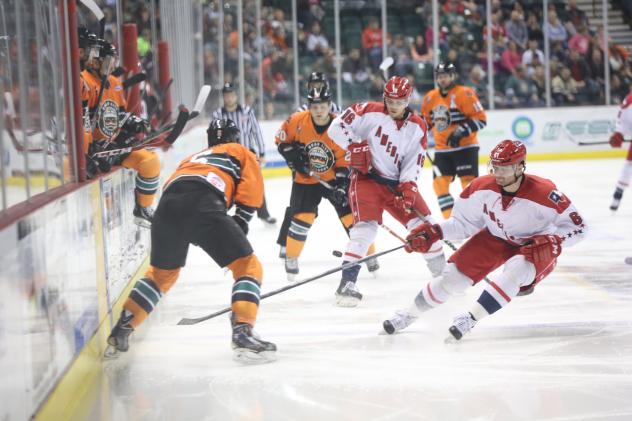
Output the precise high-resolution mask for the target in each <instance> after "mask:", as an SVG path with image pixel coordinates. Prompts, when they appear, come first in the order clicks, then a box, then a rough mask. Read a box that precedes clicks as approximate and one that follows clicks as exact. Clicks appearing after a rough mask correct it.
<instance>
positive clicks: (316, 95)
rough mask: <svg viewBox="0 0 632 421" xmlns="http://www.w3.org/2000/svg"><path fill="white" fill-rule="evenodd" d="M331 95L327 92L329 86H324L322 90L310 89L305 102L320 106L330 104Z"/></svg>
mask: <svg viewBox="0 0 632 421" xmlns="http://www.w3.org/2000/svg"><path fill="white" fill-rule="evenodd" d="M330 101H331V93H330V92H329V86H327V85H325V86H323V87H322V88H312V89H310V90H309V92H308V93H307V102H308V103H309V104H320V103H322V102H330Z"/></svg>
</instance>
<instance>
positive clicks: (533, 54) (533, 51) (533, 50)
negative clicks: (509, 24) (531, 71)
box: [522, 39, 544, 68]
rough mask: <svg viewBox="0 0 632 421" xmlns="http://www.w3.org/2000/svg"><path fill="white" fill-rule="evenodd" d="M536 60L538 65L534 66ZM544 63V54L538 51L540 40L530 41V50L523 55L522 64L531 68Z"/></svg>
mask: <svg viewBox="0 0 632 421" xmlns="http://www.w3.org/2000/svg"><path fill="white" fill-rule="evenodd" d="M534 60H535V61H536V62H537V63H536V64H533V65H532V63H533V61H534ZM542 63H544V53H543V52H542V50H540V49H538V40H537V39H530V40H529V48H528V49H527V50H525V52H524V53H522V64H523V65H525V66H526V67H527V68H529V67H534V66H535V65H537V64H542Z"/></svg>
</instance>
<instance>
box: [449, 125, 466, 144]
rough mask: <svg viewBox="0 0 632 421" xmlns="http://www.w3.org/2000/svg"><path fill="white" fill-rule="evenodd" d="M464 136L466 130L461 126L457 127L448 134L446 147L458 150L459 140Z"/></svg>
mask: <svg viewBox="0 0 632 421" xmlns="http://www.w3.org/2000/svg"><path fill="white" fill-rule="evenodd" d="M465 136H467V129H466V128H465V127H463V126H457V128H456V129H454V131H453V132H452V133H450V136H448V146H450V147H451V148H458V147H459V146H460V144H461V139H463V138H464V137H465Z"/></svg>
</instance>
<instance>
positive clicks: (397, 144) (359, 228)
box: [329, 76, 445, 307]
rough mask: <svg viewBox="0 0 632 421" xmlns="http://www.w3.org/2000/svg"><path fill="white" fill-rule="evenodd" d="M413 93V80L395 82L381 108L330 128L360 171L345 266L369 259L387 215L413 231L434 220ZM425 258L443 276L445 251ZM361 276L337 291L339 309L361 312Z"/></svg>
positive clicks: (348, 113)
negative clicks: (424, 193)
mask: <svg viewBox="0 0 632 421" xmlns="http://www.w3.org/2000/svg"><path fill="white" fill-rule="evenodd" d="M411 92H412V86H411V84H410V82H409V81H408V79H406V78H404V77H399V76H394V77H392V78H391V79H390V80H389V81H388V82H387V83H386V85H385V86H384V93H383V100H382V101H381V102H363V103H357V104H353V105H352V106H351V107H349V108H347V109H346V110H345V111H344V113H343V114H342V115H340V116H338V117H336V119H335V120H334V122H333V123H331V126H330V127H329V136H331V138H332V139H333V140H334V141H335V142H336V143H337V144H338V146H340V147H341V148H344V149H346V150H347V151H348V152H349V155H350V161H351V167H352V168H353V170H354V171H353V173H352V175H351V185H350V187H349V202H350V204H351V210H352V211H353V222H354V225H353V228H351V231H350V233H349V243H348V244H347V249H346V251H345V254H344V257H343V260H344V263H345V264H346V263H350V262H354V261H356V260H358V259H360V258H362V257H364V256H365V255H366V253H367V250H368V247H369V245H370V244H372V243H373V241H374V240H375V236H376V235H377V230H378V226H379V224H381V223H382V214H383V212H384V211H385V210H386V211H387V212H388V213H390V214H391V215H392V216H393V217H394V218H395V219H397V220H398V221H399V222H400V223H401V224H403V225H405V226H406V228H408V229H409V230H410V229H413V228H414V227H416V226H417V225H419V224H421V223H422V220H421V218H420V216H419V215H421V216H423V217H425V218H431V217H430V210H429V209H428V206H427V205H426V203H425V202H424V200H423V198H422V197H421V195H420V194H419V191H418V190H417V179H418V178H419V174H420V173H421V169H422V167H423V163H424V156H425V153H426V149H425V148H426V130H427V128H426V123H425V122H424V121H423V119H422V118H421V117H420V116H418V115H416V114H415V113H414V112H413V111H412V110H411V109H410V108H408V102H409V98H410V94H411ZM424 258H425V259H426V261H427V263H428V268H429V269H430V272H431V273H432V274H433V276H438V275H439V274H440V273H441V270H442V269H443V266H444V265H445V256H444V254H443V249H442V248H441V245H440V244H435V245H434V246H432V247H429V248H428V250H425V252H424ZM359 271H360V266H351V267H349V268H347V269H344V270H343V271H342V279H341V280H340V286H339V287H338V290H337V291H336V301H337V304H338V305H340V306H343V307H355V306H357V305H358V303H359V301H360V300H361V299H362V294H360V292H359V291H358V288H357V286H356V281H357V279H358V272H359Z"/></svg>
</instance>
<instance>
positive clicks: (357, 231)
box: [349, 221, 378, 245]
mask: <svg viewBox="0 0 632 421" xmlns="http://www.w3.org/2000/svg"><path fill="white" fill-rule="evenodd" d="M377 227H378V224H377V222H376V221H360V222H358V223H357V224H355V225H354V226H353V227H352V228H351V231H350V232H349V237H350V238H351V240H352V241H361V242H363V243H366V244H367V245H368V244H372V243H373V241H374V240H375V236H376V235H377Z"/></svg>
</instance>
